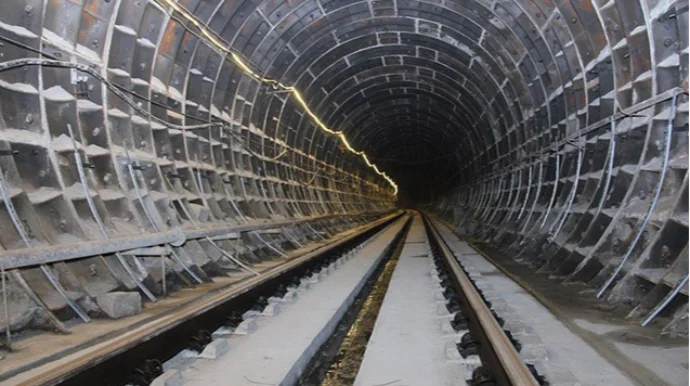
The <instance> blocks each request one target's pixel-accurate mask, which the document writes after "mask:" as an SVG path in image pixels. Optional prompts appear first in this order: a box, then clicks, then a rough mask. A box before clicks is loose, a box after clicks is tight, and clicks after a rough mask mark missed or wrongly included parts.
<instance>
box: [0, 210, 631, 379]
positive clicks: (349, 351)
mask: <svg viewBox="0 0 690 386" xmlns="http://www.w3.org/2000/svg"><path fill="white" fill-rule="evenodd" d="M487 278H491V280H499V281H500V280H507V281H510V280H509V279H507V278H505V277H502V276H501V275H500V273H498V272H497V271H496V269H495V268H493V267H492V266H491V265H490V264H489V263H488V262H487V261H486V260H482V258H481V256H479V255H478V254H477V253H476V251H474V250H473V249H472V248H471V247H470V246H469V245H468V244H466V243H464V242H462V241H460V240H458V239H457V238H456V237H455V236H454V235H452V233H451V232H449V231H448V229H445V228H444V226H443V225H442V224H440V223H438V222H437V221H435V220H434V219H431V218H428V217H426V216H424V215H422V214H420V213H418V212H414V211H408V212H406V213H404V214H403V213H400V212H399V213H397V214H394V215H390V216H388V217H385V218H382V219H379V220H377V221H374V222H372V223H370V224H367V225H365V226H363V227H361V228H360V229H357V230H356V231H353V232H350V233H349V234H348V235H346V236H343V237H341V238H339V239H338V240H336V241H334V242H332V243H330V244H327V245H326V246H324V247H321V248H317V249H315V250H313V251H311V252H307V253H305V254H303V255H302V256H299V257H295V258H293V259H290V260H288V261H286V262H284V263H282V264H279V265H276V266H275V267H272V268H268V269H266V270H264V271H262V272H261V274H260V275H258V276H256V277H254V278H249V279H246V280H244V281H242V282H240V283H238V284H236V285H233V286H229V287H227V288H224V289H219V290H216V291H214V292H213V293H211V294H208V296H204V297H202V298H199V299H198V300H196V301H194V302H190V304H188V305H187V306H186V307H181V308H179V309H178V310H176V311H174V312H170V313H169V314H166V315H162V316H161V317H159V318H157V319H155V320H154V321H152V322H150V323H145V324H143V325H141V326H139V327H137V328H133V329H132V330H131V331H127V332H126V333H123V334H122V335H120V336H115V337H112V338H110V339H107V340H105V341H103V342H100V343H99V344H95V345H92V346H90V347H88V348H87V349H85V350H82V351H78V352H75V353H72V354H70V355H66V356H64V357H63V358H61V359H59V360H56V361H52V362H50V363H46V364H43V365H42V366H40V367H37V368H36V369H34V370H32V371H28V372H25V373H22V374H19V375H18V376H16V377H13V378H9V379H8V380H6V381H5V382H4V383H3V384H21V385H52V384H63V385H96V384H98V385H118V386H119V385H133V386H134V385H137V386H138V385H157V386H179V385H304V386H311V385H324V386H329V385H362V386H371V385H433V386H436V385H453V386H456V385H476V386H479V385H481V386H492V385H520V386H523V385H524V386H527V385H561V386H566V385H573V386H574V385H578V384H616V385H627V384H632V383H629V381H628V380H627V379H626V378H625V377H624V376H622V375H621V374H620V373H619V372H618V371H617V370H615V369H614V368H612V367H611V366H609V365H608V364H607V363H605V361H603V360H602V359H601V358H599V357H598V356H597V354H596V353H595V352H593V351H592V350H591V349H589V348H588V346H587V345H586V344H584V343H583V342H576V341H573V339H576V338H574V337H573V336H570V335H568V332H567V330H565V328H563V329H564V331H560V330H558V329H557V326H558V324H559V322H558V320H556V319H555V318H553V317H550V314H549V313H548V311H547V310H546V309H543V308H541V309H540V308H539V307H537V306H534V305H532V306H530V307H526V309H525V311H527V312H529V313H530V315H531V316H535V317H538V318H545V319H548V321H547V322H545V323H546V324H544V325H540V326H539V328H538V329H535V328H532V327H531V326H530V325H529V324H528V323H526V322H525V319H529V317H530V315H524V313H523V312H521V310H519V309H517V310H516V309H513V308H511V305H510V304H509V302H508V301H506V298H505V297H504V296H503V295H504V294H502V293H501V292H500V291H497V290H496V289H495V288H493V287H492V286H491V285H490V284H489V283H493V284H495V285H496V286H498V285H499V284H497V283H499V282H491V280H488V279H487ZM516 292H519V291H516ZM542 314H543V315H542ZM549 317H550V319H549ZM548 323H551V324H548ZM547 324H548V325H547ZM561 327H562V326H561ZM541 329H544V330H546V331H547V332H548V334H547V336H546V337H544V339H542V336H541V335H540V331H541ZM553 334H558V335H560V336H562V337H564V339H565V340H564V341H567V342H569V343H568V347H561V346H559V344H558V342H557V341H552V340H551V338H552V336H553ZM588 350H589V351H588ZM569 355H574V356H573V358H578V359H579V358H584V357H586V359H583V361H584V362H585V363H590V362H591V363H597V362H595V361H598V369H597V370H596V371H594V372H588V371H587V369H586V368H583V366H582V364H575V365H573V366H570V365H569V363H568V360H567V359H568V356H569ZM588 361H589V362H588ZM592 373H596V376H593V375H592ZM597 377H598V378H597ZM582 379H585V380H586V382H584V383H583V382H581V380H582ZM600 382H601V383H600ZM607 382H608V383H607Z"/></svg>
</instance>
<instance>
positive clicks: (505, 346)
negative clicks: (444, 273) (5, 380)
mask: <svg viewBox="0 0 690 386" xmlns="http://www.w3.org/2000/svg"><path fill="white" fill-rule="evenodd" d="M425 217H426V216H425ZM425 223H426V225H427V228H428V229H429V231H430V233H431V235H432V236H433V239H434V240H435V242H436V245H438V246H439V247H440V250H441V255H442V257H443V260H444V262H445V264H446V267H447V268H448V270H449V273H450V274H452V276H453V279H454V280H453V281H454V282H455V284H456V287H457V289H458V290H459V291H458V294H461V296H463V297H464V300H466V304H467V306H468V307H469V308H470V311H471V315H467V316H468V317H469V318H471V319H472V318H473V319H475V320H476V322H477V323H476V324H477V326H476V327H479V329H480V330H481V331H474V330H471V331H472V333H474V334H477V333H479V334H481V335H483V337H481V336H477V335H475V336H476V337H477V338H478V339H480V341H482V340H484V341H486V342H488V344H489V345H490V346H491V347H490V350H489V351H490V352H491V353H492V355H493V356H495V362H496V363H490V362H494V361H493V359H494V358H482V362H485V361H486V362H489V363H488V364H489V365H492V364H493V365H497V366H500V371H499V372H500V373H502V374H499V373H496V370H497V369H495V368H491V369H490V370H491V371H492V372H494V373H492V374H493V375H494V376H495V377H496V379H497V381H498V382H499V384H502V385H512V386H539V382H538V381H537V380H536V379H535V377H534V375H532V373H531V372H530V370H529V368H527V365H525V362H524V361H523V360H522V358H521V357H520V354H519V353H518V351H517V349H516V348H515V346H514V345H513V343H512V342H511V341H510V339H509V338H508V336H507V335H506V334H505V332H504V331H503V328H502V327H501V325H500V324H499V323H498V321H497V320H496V318H495V317H494V316H493V314H492V313H491V310H490V309H489V307H488V306H487V305H486V303H485V302H484V299H483V298H482V297H481V295H480V294H479V292H477V289H476V288H475V286H474V284H473V283H472V281H471V280H470V278H469V276H467V274H466V273H465V271H464V270H463V269H462V267H461V266H460V264H459V263H458V261H457V260H456V259H455V256H454V255H453V252H452V251H451V250H450V248H448V245H447V244H446V242H445V241H444V240H443V237H441V235H440V234H439V232H438V230H437V229H436V226H435V225H434V224H433V223H432V221H431V220H430V219H429V218H428V217H426V218H425ZM429 241H431V240H429ZM482 338H485V339H482ZM482 346H483V345H482ZM482 349H485V350H486V349H487V347H482ZM487 359H488V361H487ZM486 362H485V364H486Z"/></svg>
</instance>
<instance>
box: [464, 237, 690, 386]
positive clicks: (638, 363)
mask: <svg viewBox="0 0 690 386" xmlns="http://www.w3.org/2000/svg"><path fill="white" fill-rule="evenodd" d="M473 245H474V247H476V248H477V249H479V250H480V251H481V252H483V254H484V255H485V257H486V258H487V259H489V260H490V261H491V262H493V263H494V264H495V265H496V266H498V267H499V268H500V269H501V270H502V271H503V272H504V273H506V274H507V275H508V276H510V277H511V278H512V279H513V280H515V281H516V282H517V283H518V284H520V286H522V287H523V288H524V289H525V290H526V291H528V292H529V293H531V294H532V295H533V296H535V297H536V298H537V299H538V300H539V301H540V302H541V303H542V304H543V305H544V306H546V307H547V308H548V309H549V310H550V311H551V312H552V313H553V314H554V315H555V316H556V317H557V318H559V319H560V320H561V321H562V322H563V323H564V324H565V325H566V326H567V327H568V328H569V329H570V330H571V331H573V332H574V333H575V334H577V335H578V336H580V337H582V338H583V339H584V340H585V341H586V342H587V343H589V344H590V345H591V346H592V347H594V348H595V349H596V350H597V351H598V352H599V353H600V354H601V355H602V356H603V357H604V358H606V359H607V360H608V361H609V362H611V363H612V364H613V365H615V366H616V367H617V368H618V369H619V370H621V371H622V372H623V373H624V374H626V375H627V376H628V377H629V378H630V379H631V380H633V381H634V382H635V383H637V384H639V385H650V386H663V385H673V386H676V385H683V386H684V385H687V384H688V340H687V339H669V338H665V337H663V336H662V335H661V328H660V326H663V324H664V322H667V320H663V319H659V320H657V321H656V323H652V324H651V325H650V326H648V327H647V328H642V327H640V326H639V323H638V322H637V321H631V320H627V319H625V315H626V314H627V313H628V312H629V311H630V309H629V308H626V307H621V306H611V305H608V304H606V303H604V302H602V301H600V300H597V299H596V297H595V296H594V294H593V293H592V294H591V295H588V294H586V293H585V294H584V296H583V291H587V287H586V286H584V285H579V284H573V285H563V284H560V282H559V281H557V280H551V279H549V278H548V276H549V275H548V274H538V273H536V272H534V271H532V270H531V269H530V268H529V267H526V266H523V265H520V264H518V263H517V262H515V261H513V260H512V259H511V258H509V257H508V256H505V255H504V254H502V253H501V252H499V251H497V250H495V249H493V248H492V247H491V246H489V245H486V244H480V243H476V244H473Z"/></svg>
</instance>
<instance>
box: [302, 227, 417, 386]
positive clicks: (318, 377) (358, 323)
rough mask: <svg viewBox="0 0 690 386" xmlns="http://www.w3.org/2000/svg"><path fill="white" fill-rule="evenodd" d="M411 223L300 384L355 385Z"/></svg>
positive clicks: (315, 385)
mask: <svg viewBox="0 0 690 386" xmlns="http://www.w3.org/2000/svg"><path fill="white" fill-rule="evenodd" d="M411 223H412V221H411V220H408V222H407V223H406V224H405V226H404V228H403V230H402V231H401V232H400V233H398V235H397V236H396V237H395V239H394V240H393V242H392V244H393V245H394V246H393V248H391V249H390V251H389V252H388V256H387V257H386V258H385V259H384V260H382V261H381V262H380V263H379V264H378V265H377V266H376V269H375V270H374V272H373V274H372V275H371V276H370V277H369V279H367V281H366V282H365V283H364V286H362V289H361V290H360V292H359V293H358V294H357V296H356V297H355V300H354V301H353V302H352V305H351V306H350V308H349V309H348V310H347V311H346V312H345V315H343V317H342V319H341V320H340V322H339V323H338V325H337V326H336V328H335V330H334V332H333V334H332V335H331V336H330V337H329V338H328V339H327V340H326V342H324V344H323V345H322V346H321V347H320V348H319V350H318V351H317V353H316V354H315V355H314V356H313V357H312V358H311V361H310V362H309V364H308V365H307V367H306V368H305V370H304V373H303V374H302V377H301V379H300V381H299V385H301V386H321V385H323V386H336V385H337V386H340V385H352V384H354V382H355V377H356V376H357V372H358V371H359V367H360V365H361V364H362V360H363V358H364V352H365V351H366V347H367V343H368V341H369V337H370V336H371V333H372V331H373V330H374V324H375V323H376V318H377V317H378V314H379V310H380V309H381V304H383V298H384V297H385V295H386V291H387V290H388V285H389V284H390V281H391V277H392V276H393V271H394V270H395V266H396V265H397V263H398V259H399V258H400V253H401V252H402V249H403V246H404V245H405V239H406V238H407V233H408V232H409V229H410V225H411Z"/></svg>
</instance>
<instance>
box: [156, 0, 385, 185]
mask: <svg viewBox="0 0 690 386" xmlns="http://www.w3.org/2000/svg"><path fill="white" fill-rule="evenodd" d="M155 1H156V2H158V0H155ZM162 1H163V2H164V3H165V4H167V5H169V6H170V7H171V8H172V9H173V10H174V11H176V12H177V13H179V14H181V15H182V16H183V17H184V18H185V19H186V20H187V21H189V22H190V23H192V24H193V25H194V26H195V27H196V28H197V29H198V30H199V31H200V32H201V34H202V35H204V36H205V37H206V38H207V39H208V41H209V42H210V43H213V45H215V46H216V48H218V49H219V50H220V51H222V52H225V53H226V54H227V55H229V56H230V57H231V58H232V61H233V62H234V63H235V65H237V66H238V67H239V68H240V69H242V71H243V72H244V73H245V74H247V75H249V76H251V77H253V78H254V79H257V80H258V81H260V82H262V83H265V84H268V85H270V86H271V87H273V88H274V89H282V90H284V91H287V92H289V93H290V94H292V96H293V97H294V98H295V100H297V102H298V103H299V104H300V106H302V108H303V109H304V111H305V112H306V113H307V115H309V116H310V117H311V119H312V120H313V121H314V123H316V126H317V127H318V128H319V129H321V130H322V131H324V132H326V133H328V134H330V135H334V136H336V137H338V138H339V139H340V142H341V143H342V144H343V145H344V146H345V148H346V149H347V150H348V151H349V152H351V153H354V154H356V155H359V156H361V157H362V159H364V162H365V163H366V164H367V166H368V167H370V168H371V169H373V170H374V171H375V172H376V174H378V175H380V176H381V177H383V178H384V179H385V180H386V181H388V183H389V184H390V185H391V186H392V187H393V195H397V194H398V185H397V184H396V183H395V181H393V179H392V178H390V177H389V176H388V175H387V174H386V173H384V172H382V171H380V170H379V168H378V167H377V166H376V165H375V164H373V163H372V162H371V161H369V157H367V155H366V154H365V153H364V151H358V150H355V149H354V148H353V147H352V146H351V145H350V142H348V140H347V138H346V137H345V134H344V133H343V132H342V131H335V130H332V129H330V128H329V127H328V126H326V124H324V123H323V122H321V120H320V119H319V117H317V116H316V114H314V113H313V112H312V111H311V109H310V108H309V106H308V105H307V102H305V101H304V99H303V98H302V95H301V94H300V92H299V91H298V90H297V89H296V88H295V87H292V86H286V85H284V84H282V83H280V82H278V81H277V80H274V79H269V78H265V77H263V76H261V75H260V74H257V73H256V72H254V71H253V70H252V69H251V68H250V67H249V66H248V65H247V63H245V62H244V60H243V59H242V58H241V57H240V56H239V55H237V54H236V53H235V52H233V51H231V50H230V49H228V48H227V47H226V45H225V44H223V42H222V41H220V40H219V39H217V38H216V37H215V36H213V33H211V32H210V31H209V30H208V29H207V28H206V27H205V25H204V24H203V23H202V22H200V21H199V20H197V18H196V16H194V15H193V14H192V13H190V12H189V11H187V9H185V8H184V7H182V6H181V5H179V4H177V3H176V2H175V1H174V0H162ZM160 5H161V6H162V4H160Z"/></svg>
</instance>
